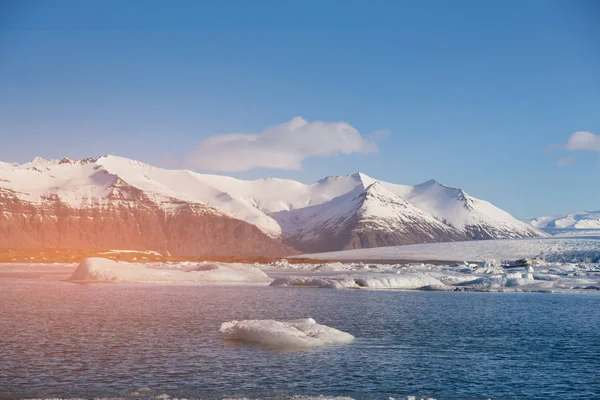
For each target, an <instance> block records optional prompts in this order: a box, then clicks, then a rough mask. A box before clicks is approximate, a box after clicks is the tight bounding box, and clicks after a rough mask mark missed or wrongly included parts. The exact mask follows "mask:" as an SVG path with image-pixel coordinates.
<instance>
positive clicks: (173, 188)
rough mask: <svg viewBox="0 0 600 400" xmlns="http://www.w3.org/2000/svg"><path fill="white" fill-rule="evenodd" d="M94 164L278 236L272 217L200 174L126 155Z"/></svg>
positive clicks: (132, 182) (145, 187)
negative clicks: (205, 180) (162, 166)
mask: <svg viewBox="0 0 600 400" xmlns="http://www.w3.org/2000/svg"><path fill="white" fill-rule="evenodd" d="M96 163H97V164H98V165H99V166H101V167H103V168H104V169H105V170H106V171H107V172H109V173H110V174H113V175H116V176H119V177H120V178H121V179H123V180H124V181H125V182H127V183H128V184H129V185H132V186H134V187H136V188H138V189H140V190H143V191H145V192H151V193H155V194H159V195H163V196H168V197H172V198H175V199H179V200H183V201H191V202H198V203H204V204H207V205H209V206H211V207H214V208H216V209H218V210H220V211H223V212H225V213H228V214H230V215H232V216H234V217H236V218H239V219H241V220H243V221H246V222H248V223H251V224H252V225H256V226H257V227H258V228H260V229H261V230H262V231H264V232H265V233H267V234H269V235H270V236H280V235H281V228H280V227H279V225H278V224H277V222H275V220H273V218H271V217H269V216H268V215H266V214H264V213H263V212H262V211H260V210H259V209H257V208H256V207H254V206H253V205H252V204H251V203H250V202H248V201H247V200H246V199H245V198H244V197H242V196H239V195H238V194H237V193H235V192H229V193H227V192H223V191H221V190H218V189H217V188H215V187H213V186H211V185H209V184H207V183H205V182H204V181H203V180H202V175H201V174H198V173H195V172H191V171H187V170H168V169H162V168H157V167H153V166H151V165H148V164H144V163H141V162H139V161H134V160H129V159H127V158H122V157H115V156H110V155H109V156H104V157H101V158H99V159H98V160H97V161H96Z"/></svg>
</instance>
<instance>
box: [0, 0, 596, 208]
mask: <svg viewBox="0 0 600 400" xmlns="http://www.w3.org/2000/svg"><path fill="white" fill-rule="evenodd" d="M599 18H600V4H599V3H598V2H595V1H593V0H589V1H577V0H573V1H567V0H565V1H551V0H541V1H535V0H529V1H524V2H523V1H502V2H500V1H496V2H493V1H453V2H449V1H441V0H440V1H391V0H390V1H377V0H374V1H368V2H367V1H362V2H359V1H348V0H346V1H334V0H329V1H310V0H306V1H293V2H292V1H268V2H267V1H252V2H251V1H219V2H216V1H215V2H207V1H206V2H204V1H187V2H186V1H177V2H167V1H163V2H156V1H127V0H126V1H111V0H101V1H79V0H77V1H61V0H56V1H52V2H49V1H43V0H42V1H30V0H24V1H10V0H8V1H7V0H0V143H1V144H2V145H1V146H0V160H4V161H11V162H25V161H28V160H29V159H31V158H33V157H34V156H43V157H46V158H59V157H63V156H68V157H72V158H83V157H88V156H100V155H103V154H109V153H110V154H116V155H121V156H125V157H130V158H134V159H138V160H141V161H145V162H148V163H152V164H156V165H180V164H181V163H183V162H184V161H183V160H185V159H186V157H187V158H189V157H190V154H191V155H192V156H198V154H200V155H199V156H198V157H200V158H202V154H206V152H207V151H213V150H214V147H210V148H209V150H206V148H204V153H202V152H200V153H198V151H199V150H198V145H199V143H204V142H203V141H206V139H207V138H209V137H213V136H215V135H222V134H231V133H245V134H260V133H261V132H263V131H264V130H265V128H267V127H269V126H273V125H277V124H283V123H286V122H287V121H290V120H291V119H292V118H293V117H296V116H302V117H303V118H304V119H305V120H307V121H308V122H309V123H310V122H313V121H326V122H331V123H335V122H340V121H343V122H346V123H347V124H349V125H350V126H351V127H352V128H354V129H355V130H356V131H358V132H360V134H361V135H362V137H363V138H364V139H365V140H370V139H369V138H371V137H372V136H370V135H371V134H372V133H373V132H377V131H381V130H385V131H387V132H389V133H388V134H386V135H376V136H377V137H378V139H377V140H376V143H377V147H378V152H372V151H347V152H349V153H351V154H342V153H340V152H339V151H338V152H336V151H335V150H332V151H331V152H330V153H331V154H329V153H328V155H327V156H322V154H321V155H318V156H315V157H311V156H310V155H311V154H316V153H315V151H317V150H318V149H309V150H306V149H305V150H303V151H304V153H303V156H302V157H300V159H302V160H303V161H301V169H280V168H279V167H278V168H265V167H260V166H259V167H258V168H253V169H250V170H248V171H233V172H231V173H228V172H222V171H218V172H219V173H227V174H229V175H233V176H237V177H240V178H258V177H263V176H276V177H284V178H291V179H297V180H300V181H303V182H312V181H315V180H318V179H320V178H322V177H323V176H326V175H341V174H349V173H353V172H357V171H361V172H364V173H366V174H368V175H371V176H373V177H376V178H379V179H383V180H387V181H392V182H396V183H405V184H416V183H419V182H422V181H425V180H428V179H430V178H434V179H436V180H438V181H440V182H442V183H444V184H447V185H449V186H455V187H461V188H464V189H465V190H466V191H467V192H468V193H470V194H472V195H474V196H477V197H480V198H483V199H486V200H489V201H491V202H492V203H494V204H496V205H497V206H499V207H501V208H503V209H505V210H507V211H509V212H511V213H513V214H514V215H515V216H517V217H522V218H526V217H533V216H538V215H545V214H552V213H560V212H566V211H573V210H579V209H600V204H599V202H598V198H600V185H599V184H598V183H599V180H600V179H599V178H600V162H599V158H600V149H598V148H597V147H594V146H595V145H592V146H589V147H588V148H587V149H585V148H581V147H580V148H577V147H573V146H570V147H569V148H571V149H572V150H568V149H567V147H568V146H566V147H565V146H554V147H553V150H552V151H544V149H546V148H548V147H549V146H551V145H553V144H563V145H564V144H566V143H567V141H568V139H569V137H571V135H573V134H574V133H575V132H578V131H587V132H591V133H592V134H595V135H598V134H600V73H599V71H600V44H599V43H600V26H599V25H598V24H597V21H598V19H599ZM331 126H333V127H335V126H337V125H331ZM319 132H321V131H317V132H316V133H314V132H313V133H312V134H313V137H314V135H317V136H318V135H320V133H319ZM218 137H220V136H218ZM288 139H289V138H288ZM288 139H286V140H287V141H286V142H285V146H287V147H286V148H285V152H284V153H283V154H291V153H290V152H293V150H294V148H293V143H296V142H294V141H293V140H292V142H290V141H289V140H288ZM599 140H600V139H599ZM265 142H269V141H265ZM261 143H262V142H261ZM269 143H271V142H269ZM277 143H280V141H277ZM290 143H292V144H290ZM598 143H600V141H599V142H598ZM278 145H279V144H278ZM327 145H331V143H328V144H327ZM290 146H292V148H290ZM317 147H319V148H320V147H321V144H319V145H318V146H317ZM222 150H223V149H222V148H220V151H222ZM585 150H587V151H585ZM340 151H341V150H340ZM311 152H312V153H311ZM214 155H215V158H217V159H219V158H220V157H218V154H217V153H215V154H214ZM559 160H562V161H561V162H560V163H561V164H570V165H558V161H559ZM181 165H183V164H181ZM192 165H193V166H195V167H197V166H201V168H200V169H199V170H200V171H201V172H204V171H206V163H204V164H202V163H192ZM278 165H279V164H278ZM288 167H289V166H288Z"/></svg>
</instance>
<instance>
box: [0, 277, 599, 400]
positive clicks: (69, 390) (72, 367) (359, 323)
mask: <svg viewBox="0 0 600 400" xmlns="http://www.w3.org/2000/svg"><path fill="white" fill-rule="evenodd" d="M599 309H600V296H598V295H581V294H579V295H578V294H568V295H567V294H561V295H557V294H554V295H550V294H524V293H523V294H521V293H513V294H509V293H456V292H401V291H366V290H352V291H339V290H338V291H336V290H320V289H280V288H270V287H240V286H236V287H214V286H212V287H203V286H151V285H77V284H71V283H66V282H50V281H41V280H18V279H3V280H0V349H1V351H0V397H1V396H2V395H3V394H4V395H6V396H9V397H10V396H18V397H73V396H85V397H94V396H99V397H106V396H127V395H145V393H169V394H171V395H173V396H180V397H200V396H201V397H203V398H211V397H215V398H216V397H222V396H226V395H227V396H238V397H240V396H250V397H258V396H265V395H266V396H271V397H278V396H285V395H289V394H327V395H349V396H353V397H359V398H360V397H375V398H386V399H387V396H392V397H393V396H401V395H404V396H406V395H429V396H432V397H436V398H438V399H439V398H457V397H462V398H465V397H467V398H485V397H492V398H502V397H504V398H507V397H510V398H515V397H519V398H534V397H537V398H582V399H584V398H585V399H588V398H594V397H596V398H597V397H600V379H598V373H597V371H600V333H599V332H600V329H599V327H600V313H599V312H598V310H599ZM302 317H313V318H315V319H316V320H317V322H319V323H323V324H326V325H329V326H332V327H335V328H338V329H341V330H343V331H346V332H349V333H351V334H353V335H354V336H356V338H357V339H356V340H355V341H354V342H352V343H350V344H348V345H342V346H333V347H326V348H318V349H314V350H310V351H301V352H291V353H277V352H273V351H268V350H265V349H262V348H260V347H254V346H246V345H240V344H239V343H237V344H233V345H232V344H231V343H226V342H224V341H223V340H222V339H221V337H220V334H219V332H218V329H219V327H220V325H221V323H222V322H225V321H230V320H242V319H278V320H282V319H296V318H302ZM139 388H148V389H150V392H144V393H139V392H136V390H137V389H139ZM132 393H133V394H132ZM136 393H137V394H136Z"/></svg>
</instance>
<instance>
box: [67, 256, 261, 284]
mask: <svg viewBox="0 0 600 400" xmlns="http://www.w3.org/2000/svg"><path fill="white" fill-rule="evenodd" d="M69 280H70V281H74V282H132V283H138V282H139V283H206V282H212V283H219V282H270V281H271V279H270V278H269V277H268V276H267V275H266V274H265V273H264V272H262V271H261V270H259V269H258V268H254V267H252V266H249V265H243V264H208V265H207V266H205V265H203V266H200V267H198V268H192V269H191V270H188V271H182V270H177V269H156V268H148V267H144V266H141V265H136V264H129V263H123V262H116V261H113V260H109V259H106V258H95V257H92V258H86V259H85V260H83V261H82V262H81V263H80V264H79V266H78V267H77V269H76V270H75V272H73V274H72V275H71V277H70V278H69Z"/></svg>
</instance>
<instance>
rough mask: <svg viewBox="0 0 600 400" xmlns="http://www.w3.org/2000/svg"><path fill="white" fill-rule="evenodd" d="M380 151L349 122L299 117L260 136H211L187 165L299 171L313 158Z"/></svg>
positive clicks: (192, 152) (234, 169)
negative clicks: (309, 119) (306, 161)
mask: <svg viewBox="0 0 600 400" xmlns="http://www.w3.org/2000/svg"><path fill="white" fill-rule="evenodd" d="M375 136H376V137H378V135H375ZM377 151H378V148H377V144H376V143H375V140H374V138H365V137H363V136H361V134H360V133H359V132H358V130H356V129H355V128H354V127H352V126H351V125H350V124H348V123H346V122H323V121H314V122H308V121H306V120H304V119H303V118H301V117H296V118H293V119H292V120H291V121H288V122H286V123H283V124H279V125H274V126H271V127H268V128H267V129H265V130H264V131H263V132H261V133H259V134H247V133H233V134H224V135H216V136H211V137H209V138H207V139H205V140H203V141H202V142H200V143H199V144H198V145H197V146H196V148H194V149H193V150H192V151H190V152H189V153H188V154H187V155H186V157H185V160H184V163H185V166H186V167H187V168H192V169H198V170H208V171H221V172H225V171H228V172H232V171H247V170H250V169H254V168H277V169H300V168H301V167H302V161H304V160H305V159H307V158H310V157H328V156H333V155H336V154H353V153H362V154H369V153H375V152H377Z"/></svg>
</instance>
